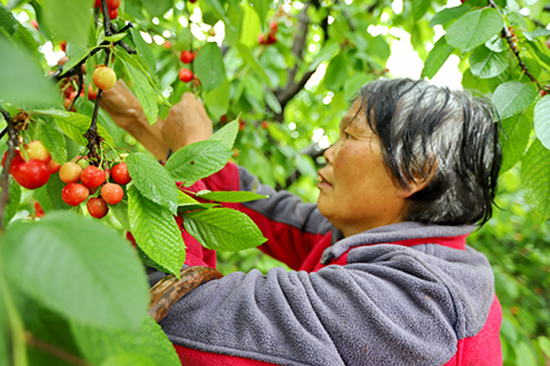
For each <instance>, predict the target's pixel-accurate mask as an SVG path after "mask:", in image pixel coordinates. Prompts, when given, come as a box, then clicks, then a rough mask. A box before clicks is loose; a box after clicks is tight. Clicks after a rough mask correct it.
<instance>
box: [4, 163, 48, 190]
mask: <svg viewBox="0 0 550 366" xmlns="http://www.w3.org/2000/svg"><path fill="white" fill-rule="evenodd" d="M10 172H11V175H13V178H14V179H15V181H16V182H17V183H19V184H20V185H21V186H22V187H25V188H27V189H36V188H40V187H42V186H43V185H45V184H46V183H48V180H49V179H50V172H49V171H48V168H47V166H46V163H44V162H43V161H40V160H36V159H33V160H29V161H27V162H24V163H22V164H19V165H16V166H14V167H13V169H10Z"/></svg>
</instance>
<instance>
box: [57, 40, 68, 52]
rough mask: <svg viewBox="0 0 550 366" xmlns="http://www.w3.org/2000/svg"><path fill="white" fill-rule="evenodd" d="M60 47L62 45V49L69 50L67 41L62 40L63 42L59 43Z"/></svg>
mask: <svg viewBox="0 0 550 366" xmlns="http://www.w3.org/2000/svg"><path fill="white" fill-rule="evenodd" d="M59 47H61V51H63V52H67V41H61V43H59Z"/></svg>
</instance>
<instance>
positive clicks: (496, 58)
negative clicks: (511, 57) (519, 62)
mask: <svg viewBox="0 0 550 366" xmlns="http://www.w3.org/2000/svg"><path fill="white" fill-rule="evenodd" d="M507 67H508V59H507V57H506V53H505V52H500V53H497V52H493V51H491V50H489V49H488V48H487V47H485V46H480V47H477V48H476V49H475V50H474V51H473V52H472V54H471V55H470V70H471V71H472V74H474V75H475V76H477V77H479V78H482V79H487V78H492V77H495V76H497V75H500V74H501V73H502V72H504V70H506V68H507Z"/></svg>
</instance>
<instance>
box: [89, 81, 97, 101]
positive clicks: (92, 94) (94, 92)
mask: <svg viewBox="0 0 550 366" xmlns="http://www.w3.org/2000/svg"><path fill="white" fill-rule="evenodd" d="M95 98H97V89H94V87H93V86H92V84H88V99H90V100H95Z"/></svg>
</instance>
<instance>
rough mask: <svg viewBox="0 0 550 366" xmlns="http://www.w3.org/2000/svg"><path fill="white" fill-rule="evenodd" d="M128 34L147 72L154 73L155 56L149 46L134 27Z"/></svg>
mask: <svg viewBox="0 0 550 366" xmlns="http://www.w3.org/2000/svg"><path fill="white" fill-rule="evenodd" d="M170 1H171V0H170ZM130 32H131V33H132V40H133V41H134V44H135V45H136V51H137V52H138V54H139V55H140V56H141V58H142V59H143V61H145V64H146V65H147V67H149V71H155V70H156V60H155V55H154V54H153V50H152V49H151V46H150V45H149V44H147V42H145V40H144V39H143V37H142V36H141V33H140V32H139V29H137V28H135V27H134V28H132V29H131V30H130Z"/></svg>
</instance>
